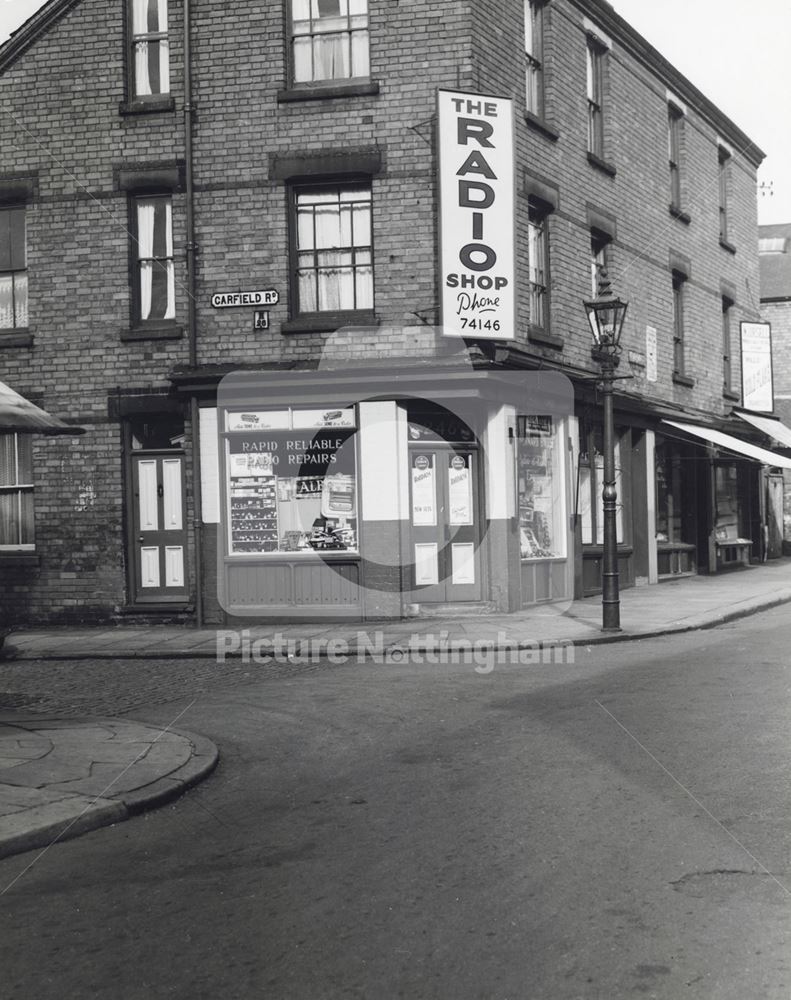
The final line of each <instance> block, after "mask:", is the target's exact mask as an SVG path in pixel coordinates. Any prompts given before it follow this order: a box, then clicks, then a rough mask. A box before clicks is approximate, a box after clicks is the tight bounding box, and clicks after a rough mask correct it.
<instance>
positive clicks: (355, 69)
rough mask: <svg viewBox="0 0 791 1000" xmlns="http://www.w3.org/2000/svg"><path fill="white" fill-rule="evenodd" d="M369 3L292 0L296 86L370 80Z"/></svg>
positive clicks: (293, 64) (293, 60) (292, 40)
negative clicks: (368, 78)
mask: <svg viewBox="0 0 791 1000" xmlns="http://www.w3.org/2000/svg"><path fill="white" fill-rule="evenodd" d="M369 73H370V68H369V59H368V2H367V0H291V79H292V82H293V83H294V84H309V83H326V82H330V81H337V80H354V79H367V77H368V76H369Z"/></svg>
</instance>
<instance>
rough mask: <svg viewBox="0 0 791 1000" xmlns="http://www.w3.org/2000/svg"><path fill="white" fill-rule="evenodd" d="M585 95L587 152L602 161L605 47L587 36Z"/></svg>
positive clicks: (594, 38) (597, 40)
mask: <svg viewBox="0 0 791 1000" xmlns="http://www.w3.org/2000/svg"><path fill="white" fill-rule="evenodd" d="M585 53H586V54H585V60H586V94H587V107H588V152H589V153H590V154H591V155H592V156H595V157H596V158H597V159H599V160H604V114H605V107H604V104H605V100H604V99H605V92H604V91H605V59H606V58H607V53H608V49H607V46H606V45H605V44H604V43H603V42H601V41H600V40H599V39H597V38H596V37H595V36H593V35H588V36H587V38H586V46H585Z"/></svg>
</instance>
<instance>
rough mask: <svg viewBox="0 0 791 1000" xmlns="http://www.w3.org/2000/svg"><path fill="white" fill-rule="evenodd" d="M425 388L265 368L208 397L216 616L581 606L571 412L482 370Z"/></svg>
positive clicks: (208, 524) (205, 506) (206, 446)
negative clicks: (576, 587)
mask: <svg viewBox="0 0 791 1000" xmlns="http://www.w3.org/2000/svg"><path fill="white" fill-rule="evenodd" d="M431 384H432V391H431V396H432V398H427V396H428V394H426V395H424V396H421V395H418V392H417V391H416V389H415V387H414V386H413V385H411V384H410V386H409V390H410V391H409V394H403V395H402V394H400V393H398V394H391V395H389V396H383V395H382V394H381V385H373V384H372V385H370V386H368V387H367V388H366V390H365V392H364V393H361V392H360V387H359V385H358V386H357V387H356V389H355V391H354V395H357V397H358V399H357V401H356V402H350V398H351V399H353V398H354V395H350V390H349V387H348V385H344V384H343V379H340V378H335V379H334V380H333V379H332V378H330V379H327V378H314V379H312V380H310V379H309V378H308V377H307V376H306V375H304V374H301V375H300V376H298V377H296V378H295V379H292V380H289V379H288V378H284V377H282V374H281V375H280V376H279V377H278V378H272V377H269V378H267V377H266V376H265V375H260V376H259V377H258V378H250V377H248V378H247V381H246V383H245V382H242V383H240V382H238V381H237V382H236V383H235V384H233V385H232V386H231V387H230V389H229V387H224V386H221V387H220V388H219V390H218V392H217V395H216V397H214V398H204V399H203V400H202V403H201V410H200V427H201V442H200V455H201V483H202V489H201V493H202V503H201V507H202V520H203V523H204V536H205V537H206V545H205V546H204V548H205V552H206V553H207V554H208V558H207V560H206V563H207V564H206V565H205V566H204V567H203V574H202V578H203V586H204V590H205V591H207V592H208V591H209V590H210V588H211V587H212V586H213V585H214V586H215V587H216V594H217V600H216V605H215V607H214V609H213V611H212V600H211V599H210V598H209V595H208V593H207V600H206V601H205V605H206V607H207V614H208V618H209V620H213V618H212V616H213V617H214V618H217V620H220V621H229V620H233V619H235V618H251V617H252V618H259V619H261V620H267V619H275V618H276V619H277V620H279V621H288V620H295V621H296V620H300V619H302V620H304V619H307V618H327V619H348V620H375V619H387V618H398V617H402V616H404V615H408V614H411V615H414V614H424V613H426V614H428V613H432V612H436V611H437V610H442V609H448V608H451V607H452V608H464V607H466V608H468V609H470V610H475V609H477V610H479V611H481V612H484V611H500V612H504V611H513V610H517V609H518V608H520V607H523V606H525V605H528V604H533V603H537V602H540V601H560V600H564V599H570V598H571V593H572V587H573V563H572V560H571V559H570V558H569V554H570V553H571V552H572V551H573V549H572V538H571V535H570V530H569V517H568V510H569V482H570V475H569V468H568V466H567V463H568V461H569V459H568V456H569V451H568V447H567V440H568V434H569V425H568V421H567V419H566V417H565V416H564V414H563V413H561V412H558V411H557V408H555V409H554V410H553V408H551V407H548V406H544V407H542V406H541V400H540V399H535V397H534V402H535V403H536V404H537V405H536V409H537V411H540V410H542V409H543V410H544V411H545V412H524V411H525V409H527V408H528V407H527V406H526V405H524V404H522V405H519V403H518V402H502V398H501V397H502V386H501V385H497V384H493V383H492V382H491V380H490V379H489V378H488V377H487V373H482V374H478V373H476V374H474V375H473V374H469V373H468V374H466V375H465V376H464V377H462V378H460V379H459V380H458V381H456V382H455V383H454V382H453V381H452V380H450V382H449V383H448V384H444V385H443V384H442V383H441V382H440V383H439V387H438V384H437V379H436V377H433V379H432V382H431ZM391 388H392V387H391ZM360 396H364V398H359V397H360ZM212 533H213V539H209V538H208V536H209V535H210V534H212ZM212 556H213V558H212ZM210 564H211V565H210ZM215 568H216V579H214V580H212V576H213V574H212V572H211V570H212V569H215Z"/></svg>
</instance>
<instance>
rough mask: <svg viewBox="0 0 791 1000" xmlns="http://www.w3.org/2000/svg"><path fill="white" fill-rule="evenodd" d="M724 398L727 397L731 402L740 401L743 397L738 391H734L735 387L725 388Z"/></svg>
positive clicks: (723, 391)
mask: <svg viewBox="0 0 791 1000" xmlns="http://www.w3.org/2000/svg"><path fill="white" fill-rule="evenodd" d="M722 398H723V399H727V400H728V401H729V402H731V403H738V402H739V400H740V399H741V398H742V397H741V396H740V395H739V393H738V392H734V391H733V389H723V390H722Z"/></svg>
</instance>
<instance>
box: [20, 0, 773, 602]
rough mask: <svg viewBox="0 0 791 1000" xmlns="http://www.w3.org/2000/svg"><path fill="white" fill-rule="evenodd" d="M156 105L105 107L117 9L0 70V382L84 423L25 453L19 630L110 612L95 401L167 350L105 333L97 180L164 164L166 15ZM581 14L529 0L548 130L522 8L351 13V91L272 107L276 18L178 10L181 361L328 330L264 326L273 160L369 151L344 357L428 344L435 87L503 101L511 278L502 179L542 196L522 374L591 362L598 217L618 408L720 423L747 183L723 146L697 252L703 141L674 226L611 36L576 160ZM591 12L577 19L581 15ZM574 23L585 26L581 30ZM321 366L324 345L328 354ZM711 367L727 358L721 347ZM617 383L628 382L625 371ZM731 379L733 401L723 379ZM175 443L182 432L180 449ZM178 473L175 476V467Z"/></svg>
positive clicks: (711, 135)
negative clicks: (79, 430)
mask: <svg viewBox="0 0 791 1000" xmlns="http://www.w3.org/2000/svg"><path fill="white" fill-rule="evenodd" d="M171 6H172V9H171V11H170V15H169V20H170V32H171V79H172V92H173V96H174V99H175V100H174V105H175V106H174V109H173V110H170V111H164V112H160V113H155V114H122V113H119V105H120V104H121V103H122V102H123V101H124V99H125V96H126V95H125V82H124V81H125V60H124V29H123V22H122V16H123V4H116V5H111V8H110V9H108V7H107V5H106V4H103V3H100V2H99V0H83V2H82V3H80V4H78V5H75V6H73V7H71V8H70V9H69V10H68V11H67V12H66V13H65V14H64V15H63V16H62V17H61V18H60V19H59V20H58V21H57V22H56V23H55V24H54V25H52V27H51V28H50V29H49V30H48V32H47V33H46V34H44V35H43V36H42V37H40V38H39V39H38V40H37V41H36V42H35V43H34V44H33V45H32V46H31V47H30V48H29V49H28V50H27V51H26V52H25V53H24V54H23V55H22V56H21V57H20V58H19V59H17V60H16V61H14V62H13V63H12V64H11V65H10V66H8V67H7V68H6V70H5V71H4V72H3V74H2V76H0V93H1V94H2V99H3V102H4V104H3V106H4V109H6V110H7V113H6V114H5V115H3V116H2V117H0V175H3V174H6V175H8V174H13V173H21V174H35V175H36V176H37V191H36V196H35V199H34V201H33V202H32V203H31V204H30V205H29V209H28V216H27V218H28V248H29V274H30V332H31V334H32V336H33V344H32V347H8V346H3V345H2V343H0V378H2V379H4V380H7V381H8V382H10V383H11V384H12V385H13V386H14V387H15V388H17V389H18V390H19V391H21V392H23V393H26V394H29V395H32V396H35V397H36V399H37V401H39V402H40V403H41V404H42V405H43V406H45V407H46V408H47V409H49V410H51V411H52V412H53V413H55V414H57V415H59V416H64V417H68V418H69V419H72V420H75V421H78V422H80V423H82V424H83V425H85V426H86V427H87V429H88V432H87V433H86V434H85V435H84V436H82V437H75V438H73V439H71V438H64V439H37V440H36V531H37V542H38V550H39V565H38V567H35V568H31V567H30V566H19V567H15V566H9V565H6V566H5V567H4V568H0V572H2V581H3V594H4V598H3V600H4V601H5V606H6V610H7V611H9V612H10V613H12V614H13V615H15V616H18V617H26V618H28V619H33V620H36V619H44V618H48V619H54V620H58V619H64V618H68V617H72V618H78V617H102V616H105V617H106V616H112V615H113V614H115V613H116V612H117V611H118V609H120V608H121V607H122V606H123V605H124V603H125V601H126V570H125V566H124V537H123V532H124V525H123V517H122V513H123V496H122V486H121V482H122V449H121V434H120V426H119V424H118V423H117V422H115V421H111V420H110V418H109V416H108V398H109V397H113V396H114V395H117V392H118V389H119V387H120V390H121V391H127V390H134V391H136V392H144V391H151V392H161V391H163V390H165V389H166V388H167V387H168V386H169V380H168V373H169V372H170V371H171V370H172V369H173V368H174V367H175V366H177V365H184V364H186V363H187V361H188V344H187V340H186V337H182V338H181V339H175V340H161V341H153V340H143V341H138V342H124V341H122V339H121V331H123V330H125V329H126V328H127V327H128V326H129V322H130V292H129V267H130V264H129V260H130V258H129V236H128V233H127V228H128V224H129V219H128V200H127V195H126V194H125V193H124V192H123V191H121V190H119V185H118V178H117V171H118V168H119V167H121V166H128V165H133V164H139V163H146V162H173V161H175V160H178V159H182V158H183V157H184V135H183V122H184V116H183V110H184V108H183V97H182V83H181V80H182V75H183V65H182V63H183V53H182V24H181V23H180V18H181V7H180V5H178V4H173V5H171ZM600 6H601V5H600V4H599V3H598V0H596V2H592V3H591V4H584V3H572V2H571V0H553V2H552V3H551V4H550V5H548V7H547V9H546V29H545V30H546V49H545V58H544V62H545V67H546V120H547V123H548V125H550V126H551V128H552V129H554V130H555V131H556V133H557V137H556V138H551V137H549V136H548V134H547V132H546V131H545V130H541V129H539V128H536V127H534V126H533V125H530V124H528V123H527V121H526V119H525V108H524V86H523V80H524V65H523V63H524V52H523V43H522V2H521V0H501V2H494V0H476V2H472V0H464V2H461V0H448V2H445V3H443V4H442V5H441V8H437V6H436V5H428V4H426V3H424V2H423V0H401V2H399V3H392V2H390V0H370V28H371V46H370V58H371V78H372V80H374V81H377V82H378V84H379V92H378V94H375V95H368V96H356V97H335V98H332V99H324V100H307V101H305V100H303V101H286V100H280V99H279V98H278V93H279V92H280V91H282V90H283V89H284V88H285V87H286V86H287V82H288V72H287V64H286V54H287V45H286V42H285V39H284V30H283V29H284V14H283V5H281V4H259V5H253V8H252V9H251V5H250V4H248V3H243V2H241V0H231V2H229V3H224V4H221V5H220V4H217V3H214V2H212V0H196V2H195V3H194V4H193V16H194V19H195V23H194V29H193V39H194V42H193V45H194V51H193V57H194V65H193V90H194V105H195V130H194V156H195V165H194V180H195V206H196V243H197V254H196V274H197V300H196V308H197V332H198V360H199V362H200V363H202V364H215V363H218V364H229V363H230V364H236V363H239V364H255V363H257V362H261V361H267V362H272V361H279V360H283V361H300V362H308V361H312V360H315V359H316V358H317V357H319V356H320V354H321V351H322V349H323V347H324V344H325V343H326V341H327V339H328V338H327V335H326V334H309V333H294V334H283V333H282V332H281V325H282V323H283V322H284V321H285V320H286V319H287V318H288V315H289V313H288V310H289V296H288V286H289V273H288V225H287V208H286V199H287V191H286V186H285V185H284V183H283V182H282V181H278V180H274V179H272V170H271V164H272V159H273V157H277V156H284V155H288V156H294V155H299V154H311V153H315V154H318V153H327V152H328V151H344V150H349V149H368V150H370V149H372V148H375V149H377V150H378V151H379V153H380V155H381V158H382V164H383V169H382V171H381V172H380V173H379V174H377V175H376V176H375V177H374V178H373V180H372V191H373V203H374V250H375V307H376V312H377V314H378V317H379V319H380V325H379V327H378V328H377V329H375V330H373V331H366V332H364V333H363V332H361V333H359V334H350V335H348V339H347V341H346V347H347V348H348V351H349V353H350V354H354V355H356V356H364V357H377V356H382V355H389V354H396V355H414V354H417V353H426V352H428V351H431V350H434V343H433V339H432V337H431V335H430V334H427V333H426V332H425V331H424V328H423V327H422V325H421V324H422V323H423V322H426V321H427V322H429V323H434V322H436V321H437V318H438V310H437V306H438V288H437V275H436V255H437V205H436V194H437V192H436V185H435V175H436V148H435V144H436V140H435V134H434V131H435V120H434V119H435V103H436V98H435V94H436V89H437V88H438V87H442V88H449V89H462V90H465V89H466V90H471V91H479V92H484V93H492V94H496V95H504V96H512V97H513V98H514V100H515V122H516V148H517V178H518V183H517V186H518V197H517V207H516V212H517V215H516V221H517V229H518V233H519V236H518V239H517V262H518V268H519V272H520V275H521V276H522V277H524V275H525V273H526V269H527V264H528V262H527V256H526V255H527V249H526V240H525V238H524V234H525V230H526V225H527V195H526V189H525V187H524V182H523V177H524V171H529V172H530V173H531V174H532V175H535V176H537V177H539V178H541V179H544V180H545V181H547V182H549V183H550V184H552V185H554V186H555V187H556V189H557V191H558V192H559V198H558V203H557V205H556V208H555V211H554V212H553V213H552V215H551V218H550V252H551V289H550V291H551V304H552V329H553V332H554V333H555V334H557V335H558V336H560V337H561V338H562V340H563V348H562V350H555V349H551V348H548V347H542V346H540V345H538V344H536V343H533V342H529V341H528V339H527V326H528V320H529V316H528V302H527V297H526V294H525V284H524V281H522V282H521V285H520V293H519V300H518V308H517V316H518V331H517V332H518V343H519V344H521V345H522V347H523V348H524V349H526V350H527V351H529V352H530V353H532V354H533V355H535V356H536V357H544V358H546V359H547V360H548V361H549V362H551V363H562V364H564V365H570V366H574V367H576V368H580V369H589V368H590V367H591V361H590V351H589V339H588V338H589V333H588V331H587V326H586V323H585V318H584V315H583V310H582V300H583V299H584V298H587V297H589V294H590V263H589V254H590V228H589V219H588V213H589V210H590V208H591V207H592V208H593V209H595V210H597V211H599V212H604V213H609V214H610V215H612V216H613V217H614V218H615V220H616V225H617V233H616V238H615V241H614V245H613V247H612V254H611V278H612V280H613V285H614V288H615V290H616V292H617V293H618V294H620V295H621V296H622V297H623V298H625V299H627V300H628V301H629V311H628V314H627V320H626V327H625V333H624V339H625V346H626V348H627V350H631V351H632V352H633V354H634V357H635V358H636V359H637V360H639V359H640V357H641V356H642V355H644V352H645V328H646V326H649V325H650V326H653V327H655V328H656V330H657V332H658V351H659V358H658V381H657V382H656V383H648V382H647V381H646V380H645V368H644V367H642V368H641V367H640V366H639V365H638V366H636V367H635V368H634V369H633V373H634V375H635V379H634V380H633V381H632V382H630V383H628V388H627V390H626V391H628V392H630V393H633V394H638V395H645V396H648V397H650V398H652V399H654V400H657V401H671V402H676V403H679V404H681V405H683V406H685V407H686V408H687V409H688V410H690V411H692V412H695V411H699V412H705V413H721V412H725V411H726V410H727V409H728V408H729V407H730V405H731V404H730V401H728V400H725V399H724V398H723V395H722V374H721V367H720V362H719V359H720V357H721V298H720V296H721V291H720V285H721V282H722V281H725V282H728V283H730V285H731V286H732V287H734V288H735V297H736V302H735V305H734V310H733V313H734V315H733V320H734V331H737V330H738V321H739V319H742V318H743V319H755V318H757V316H758V314H757V311H756V310H757V305H758V304H757V289H758V264H757V254H756V238H757V229H756V209H755V171H754V168H753V167H752V166H751V165H750V163H749V162H748V160H747V159H746V158H745V156H743V155H742V154H741V152H740V151H739V150H738V149H736V150H734V156H733V166H732V170H731V179H730V180H731V184H730V191H729V221H730V226H729V239H730V241H731V242H732V243H733V244H734V246H735V249H736V252H735V253H730V252H729V251H727V250H725V249H723V248H722V247H721V246H720V244H719V240H718V186H717V176H718V174H717V171H718V164H717V130H716V128H715V125H714V124H712V122H711V121H710V119H709V117H707V116H706V115H701V114H699V113H698V111H696V110H695V108H694V107H692V106H690V107H689V109H688V115H687V118H686V122H685V128H684V154H685V155H684V169H685V175H684V194H685V204H684V207H685V209H686V210H687V211H688V212H689V215H690V221H689V223H688V224H684V223H683V222H680V221H679V220H677V219H675V218H673V217H672V216H671V215H670V214H669V213H668V202H669V180H668V167H667V154H666V143H667V140H666V115H667V102H666V94H665V89H666V88H665V83H664V81H663V80H662V79H660V78H658V77H657V75H656V74H655V72H654V71H653V70H652V69H651V67H650V66H647V65H645V64H644V63H643V62H641V61H640V60H639V59H638V58H636V56H635V55H634V53H633V52H632V51H631V50H630V49H629V47H628V46H626V45H624V44H621V42H620V41H619V39H618V37H614V41H613V47H612V51H611V53H610V57H609V70H608V77H607V87H606V98H607V108H606V115H607V117H606V122H607V124H606V135H605V140H606V148H605V155H606V159H607V160H608V161H610V162H611V163H612V165H613V166H614V168H615V174H614V176H611V175H610V174H609V173H607V172H604V171H602V170H600V169H598V168H596V167H595V166H592V165H591V164H590V163H589V162H588V158H587V156H586V129H587V117H586V116H587V107H586V101H585V32H584V27H583V12H584V10H588V12H589V14H590V10H589V8H590V9H592V10H594V11H595V10H598V9H599V8H600ZM593 16H594V15H593V14H591V17H593ZM594 19H595V18H594ZM184 204H185V203H184V197H183V195H182V194H176V195H175V196H174V245H175V254H176V261H177V264H176V287H177V292H176V310H177V317H176V318H177V321H178V323H180V324H182V325H186V317H187V292H186V287H185V278H186V270H185V264H184V252H185V241H186V234H185V217H184ZM671 252H674V253H677V254H683V255H685V256H686V257H688V258H689V259H690V261H691V272H690V277H689V281H688V283H687V345H686V372H687V374H688V375H690V376H691V377H692V378H693V379H694V385H693V386H692V387H683V386H679V385H677V384H674V382H673V380H672V378H671V372H672V286H671V271H670V264H669V255H670V254H671ZM261 287H272V288H276V289H278V290H279V291H280V293H281V300H280V304H279V305H277V306H275V307H273V308H272V309H271V324H272V325H271V329H270V330H269V331H267V332H255V331H253V329H252V316H251V313H250V312H248V311H247V310H239V309H224V310H223V309H212V308H211V306H210V304H209V300H210V297H211V295H212V294H213V293H214V292H216V291H224V290H235V289H240V288H261ZM339 346H340V349H341V351H342V350H343V349H344V341H343V338H340V340H339V339H338V338H336V339H335V341H334V347H335V349H336V350H337V349H338V347H339ZM735 353H736V352H734V356H735ZM622 372H624V373H627V372H628V364H627V362H626V361H625V362H624V366H622ZM733 379H734V385H736V386H738V384H739V372H738V365H737V364H734V373H733ZM189 446H190V440H189V437H188V439H187V454H189ZM188 482H189V470H188Z"/></svg>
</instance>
